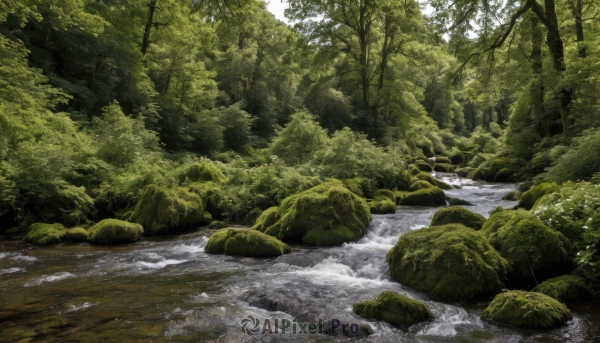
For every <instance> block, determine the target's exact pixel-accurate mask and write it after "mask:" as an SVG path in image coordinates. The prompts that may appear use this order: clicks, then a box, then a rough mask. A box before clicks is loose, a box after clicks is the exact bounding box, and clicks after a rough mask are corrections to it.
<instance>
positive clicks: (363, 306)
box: [352, 291, 433, 326]
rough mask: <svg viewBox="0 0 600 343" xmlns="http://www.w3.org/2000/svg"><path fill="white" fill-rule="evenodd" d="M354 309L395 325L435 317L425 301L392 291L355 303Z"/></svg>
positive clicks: (363, 314) (370, 317) (366, 315)
mask: <svg viewBox="0 0 600 343" xmlns="http://www.w3.org/2000/svg"><path fill="white" fill-rule="evenodd" d="M352 311H354V313H356V314H357V315H359V316H361V317H364V318H367V319H375V320H383V321H385V322H388V323H390V324H392V325H394V326H401V325H411V324H414V323H418V322H422V321H424V320H428V319H430V318H432V317H433V315H432V314H431V311H429V308H428V307H427V305H425V304H424V303H423V302H421V301H418V300H414V299H411V298H409V297H407V296H404V295H401V294H398V293H395V292H391V291H387V292H383V293H381V294H379V295H378V296H377V298H375V299H372V300H366V301H362V302H359V303H357V304H355V305H354V307H353V308H352Z"/></svg>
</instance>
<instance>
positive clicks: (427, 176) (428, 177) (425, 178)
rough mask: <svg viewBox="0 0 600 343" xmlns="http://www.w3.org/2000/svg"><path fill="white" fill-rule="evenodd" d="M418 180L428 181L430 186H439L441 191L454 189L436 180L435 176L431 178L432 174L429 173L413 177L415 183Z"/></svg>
mask: <svg viewBox="0 0 600 343" xmlns="http://www.w3.org/2000/svg"><path fill="white" fill-rule="evenodd" d="M418 180H423V181H427V182H429V183H430V184H432V185H434V186H437V187H439V188H441V189H452V186H450V185H449V184H447V183H445V182H444V181H441V180H438V179H436V178H434V177H433V176H431V174H429V173H425V172H419V173H418V174H416V175H414V176H413V183H414V182H415V181H418Z"/></svg>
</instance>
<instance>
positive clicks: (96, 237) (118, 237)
mask: <svg viewBox="0 0 600 343" xmlns="http://www.w3.org/2000/svg"><path fill="white" fill-rule="evenodd" d="M88 233H89V236H88V242H90V243H92V244H124V243H134V242H136V241H138V240H140V238H142V234H143V233H144V228H143V227H142V226H141V225H140V224H134V223H129V222H126V221H123V220H118V219H104V220H102V221H101V222H99V223H98V224H96V225H94V226H92V227H91V228H90V229H89V230H88Z"/></svg>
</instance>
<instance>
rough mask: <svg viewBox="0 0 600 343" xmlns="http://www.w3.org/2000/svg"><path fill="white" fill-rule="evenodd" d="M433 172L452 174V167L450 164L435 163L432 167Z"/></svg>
mask: <svg viewBox="0 0 600 343" xmlns="http://www.w3.org/2000/svg"><path fill="white" fill-rule="evenodd" d="M433 170H435V171H436V172H440V173H452V172H454V166H453V165H451V164H450V163H436V164H434V165H433Z"/></svg>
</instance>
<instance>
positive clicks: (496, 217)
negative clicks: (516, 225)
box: [481, 207, 519, 240]
mask: <svg viewBox="0 0 600 343" xmlns="http://www.w3.org/2000/svg"><path fill="white" fill-rule="evenodd" d="M500 208H502V207H500ZM517 213H519V211H512V210H504V208H502V211H499V210H498V211H497V210H494V213H492V215H491V216H490V217H489V218H488V219H487V220H486V221H485V224H483V227H482V228H481V233H483V234H484V235H485V237H487V239H488V240H495V237H496V235H497V234H498V230H500V229H501V228H502V227H503V226H504V225H506V223H508V222H509V221H510V220H511V219H513V217H514V216H516V215H517Z"/></svg>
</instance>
